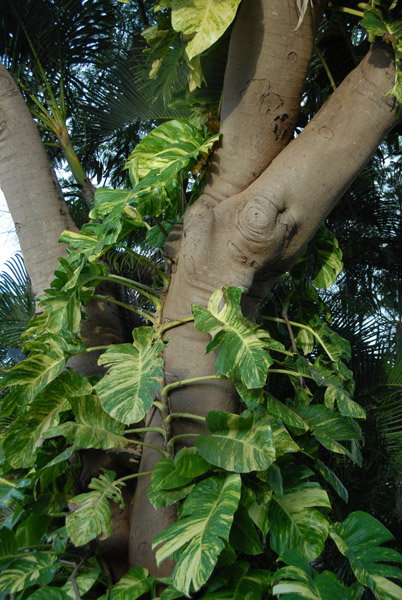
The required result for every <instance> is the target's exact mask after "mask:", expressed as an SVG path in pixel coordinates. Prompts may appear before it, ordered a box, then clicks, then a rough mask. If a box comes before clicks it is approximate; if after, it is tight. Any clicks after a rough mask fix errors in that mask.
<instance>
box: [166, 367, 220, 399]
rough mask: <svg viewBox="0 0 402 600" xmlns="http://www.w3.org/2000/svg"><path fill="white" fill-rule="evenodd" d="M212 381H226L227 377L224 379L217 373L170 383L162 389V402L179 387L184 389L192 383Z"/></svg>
mask: <svg viewBox="0 0 402 600" xmlns="http://www.w3.org/2000/svg"><path fill="white" fill-rule="evenodd" d="M211 379H226V377H224V376H223V375H217V374H216V373H215V375H203V376H202V377H193V378H191V379H181V380H180V381H174V382H173V383H168V384H167V385H165V387H164V388H163V389H162V394H161V398H162V402H163V398H167V396H168V394H169V392H170V391H171V390H174V389H176V388H178V387H184V386H186V385H191V384H192V383H199V382H201V381H208V380H211Z"/></svg>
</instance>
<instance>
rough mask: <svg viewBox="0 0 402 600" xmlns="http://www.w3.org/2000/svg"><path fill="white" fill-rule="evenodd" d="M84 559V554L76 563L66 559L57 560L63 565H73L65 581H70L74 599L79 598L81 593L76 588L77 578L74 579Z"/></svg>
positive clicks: (78, 599)
mask: <svg viewBox="0 0 402 600" xmlns="http://www.w3.org/2000/svg"><path fill="white" fill-rule="evenodd" d="M85 560H86V556H84V558H82V559H81V560H80V562H79V563H78V565H77V564H76V563H73V562H70V561H68V560H60V561H59V562H60V563H61V564H62V565H65V566H66V567H73V572H72V573H71V575H70V577H69V578H68V579H67V581H71V585H72V586H73V590H74V595H75V598H76V600H81V594H80V591H79V589H78V584H77V580H76V579H75V575H76V573H77V572H78V570H79V568H80V567H81V565H82V564H83V563H84V562H85Z"/></svg>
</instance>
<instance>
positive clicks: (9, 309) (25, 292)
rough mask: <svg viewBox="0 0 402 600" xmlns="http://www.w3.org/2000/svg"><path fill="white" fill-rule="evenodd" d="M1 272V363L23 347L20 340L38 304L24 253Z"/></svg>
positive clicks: (8, 262)
mask: <svg viewBox="0 0 402 600" xmlns="http://www.w3.org/2000/svg"><path fill="white" fill-rule="evenodd" d="M5 267H6V268H7V271H3V272H2V273H0V362H2V363H3V364H4V362H7V361H8V360H9V357H8V352H9V350H10V349H11V348H18V347H19V346H20V337H21V334H22V333H23V331H24V330H25V329H26V327H27V324H28V321H29V320H30V319H31V317H32V316H33V314H34V311H35V302H34V297H33V294H32V291H31V284H30V280H29V277H28V274H27V272H26V270H25V266H24V261H23V258H22V256H21V254H16V255H15V256H14V257H12V258H11V259H10V260H8V261H7V262H6V263H5Z"/></svg>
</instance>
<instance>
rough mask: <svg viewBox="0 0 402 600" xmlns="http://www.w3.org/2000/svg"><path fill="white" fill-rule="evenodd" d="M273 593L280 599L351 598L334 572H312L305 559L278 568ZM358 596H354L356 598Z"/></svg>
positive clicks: (327, 599)
mask: <svg viewBox="0 0 402 600" xmlns="http://www.w3.org/2000/svg"><path fill="white" fill-rule="evenodd" d="M273 579H274V580H275V584H274V587H273V594H274V595H275V596H276V595H278V596H280V598H281V600H296V599H299V598H306V599H308V600H348V599H349V598H351V596H350V595H349V593H348V591H349V590H350V588H349V590H348V588H346V587H345V586H344V585H343V584H342V583H341V581H339V579H338V578H337V577H336V575H335V574H334V573H331V572H330V571H324V572H323V573H316V572H314V571H313V570H312V569H311V567H310V565H309V564H308V562H307V561H305V564H304V565H303V566H302V567H300V566H289V567H283V568H282V569H279V571H277V572H276V573H275V574H274V576H273ZM359 597H360V596H359V595H358V596H357V597H356V600H357V599H358V598H359Z"/></svg>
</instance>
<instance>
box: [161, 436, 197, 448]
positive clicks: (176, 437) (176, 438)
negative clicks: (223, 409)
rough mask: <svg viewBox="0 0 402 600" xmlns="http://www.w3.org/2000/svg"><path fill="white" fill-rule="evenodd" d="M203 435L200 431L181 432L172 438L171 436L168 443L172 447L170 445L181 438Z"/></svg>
mask: <svg viewBox="0 0 402 600" xmlns="http://www.w3.org/2000/svg"><path fill="white" fill-rule="evenodd" d="M199 435H201V434H200V433H181V434H180V435H175V436H173V437H172V438H170V440H169V441H168V443H167V445H168V448H170V446H173V445H174V443H175V442H176V440H180V439H182V438H187V437H197V436H199Z"/></svg>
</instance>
